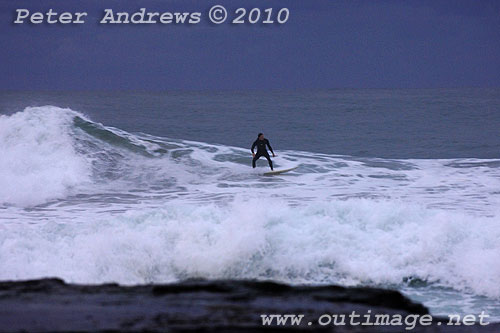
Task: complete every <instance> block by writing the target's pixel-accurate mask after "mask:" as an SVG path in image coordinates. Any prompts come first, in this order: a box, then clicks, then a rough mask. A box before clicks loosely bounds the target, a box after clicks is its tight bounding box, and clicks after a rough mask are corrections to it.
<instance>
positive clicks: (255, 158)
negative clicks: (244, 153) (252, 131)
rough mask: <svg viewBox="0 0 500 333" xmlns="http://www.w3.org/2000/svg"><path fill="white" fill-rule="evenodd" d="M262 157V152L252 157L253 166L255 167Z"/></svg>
mask: <svg viewBox="0 0 500 333" xmlns="http://www.w3.org/2000/svg"><path fill="white" fill-rule="evenodd" d="M259 158H260V154H259V153H257V154H255V157H254V158H253V159H252V168H255V162H257V160H258V159H259Z"/></svg>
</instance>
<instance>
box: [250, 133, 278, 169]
mask: <svg viewBox="0 0 500 333" xmlns="http://www.w3.org/2000/svg"><path fill="white" fill-rule="evenodd" d="M266 146H268V147H269V150H270V151H271V153H273V155H274V152H273V148H271V145H270V144H269V140H267V139H264V140H260V139H257V140H255V142H254V143H253V144H252V153H253V150H254V148H255V147H257V154H255V157H254V158H253V160H252V167H254V168H255V162H256V161H257V160H258V159H259V158H260V157H261V156H264V157H265V158H266V159H267V162H269V166H270V167H271V170H273V161H271V157H270V156H269V153H268V152H267V149H266Z"/></svg>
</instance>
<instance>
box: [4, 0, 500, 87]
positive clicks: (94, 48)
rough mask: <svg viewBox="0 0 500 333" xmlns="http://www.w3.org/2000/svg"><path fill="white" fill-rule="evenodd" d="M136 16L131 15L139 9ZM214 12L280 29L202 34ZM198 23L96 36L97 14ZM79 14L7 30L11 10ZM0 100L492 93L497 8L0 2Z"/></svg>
mask: <svg viewBox="0 0 500 333" xmlns="http://www.w3.org/2000/svg"><path fill="white" fill-rule="evenodd" d="M138 4H139V5H138ZM215 4H222V5H224V6H225V7H226V8H227V9H228V11H229V13H230V17H234V14H233V13H234V10H235V9H236V8H238V7H240V6H244V7H246V8H252V7H254V6H255V7H260V8H262V9H264V8H269V7H272V8H275V9H276V10H277V9H280V8H282V7H287V8H289V10H290V19H289V21H288V22H287V23H286V24H284V25H277V24H276V25H262V24H257V25H250V24H245V25H233V24H229V23H224V24H221V25H213V24H210V23H208V17H207V13H208V9H209V8H210V7H211V6H212V5H215ZM141 7H145V8H146V9H147V10H149V11H159V12H166V11H199V12H202V18H201V23H200V24H197V25H194V26H187V25H172V24H170V25H162V24H156V25H132V24H129V25H124V24H122V25H101V24H98V21H99V20H100V19H101V18H102V15H103V11H104V9H106V8H111V9H113V10H115V11H128V12H130V13H133V12H135V11H137V10H138V9H139V8H141ZM18 8H26V9H29V10H30V11H31V12H35V11H47V10H48V9H49V8H53V9H54V10H55V11H58V12H62V11H72V12H75V11H85V12H88V17H87V18H86V23H85V24H83V25H60V24H56V25H49V24H39V25H33V24H29V23H25V24H22V25H15V24H13V23H12V22H13V21H14V19H15V10H16V9H18ZM0 66H1V67H0V89H1V90H66V89H70V90H107V89H110V90H129V89H134V90H136V89H140V90H179V89H181V90H200V89H202V90H217V89H240V90H244V89H258V90H266V89H318V88H434V87H471V86H480V87H492V86H495V87H498V86H500V1H497V0H495V1H489V0H481V1H478V0H468V1H460V0H454V1H451V0H432V1H413V0H409V1H408V0H407V1H399V0H397V1H396V0H395V1H376V0H367V1H355V0H350V1H336V0H331V1H324V0H311V1H305V0H293V1H272V0H266V1H262V0H259V1H252V0H232V1H227V0H226V1H223V0H216V1H189V0H188V1H186V0H183V1H167V0H156V1H152V0H141V1H140V2H139V1H129V0H100V1H67V0H60V1H44V0H31V1H26V0H16V1H13V0H0Z"/></svg>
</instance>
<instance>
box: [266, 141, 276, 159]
mask: <svg viewBox="0 0 500 333" xmlns="http://www.w3.org/2000/svg"><path fill="white" fill-rule="evenodd" d="M266 145H267V147H269V150H270V151H271V153H273V157H274V156H275V155H274V151H273V148H272V147H271V144H270V143H269V140H267V142H266Z"/></svg>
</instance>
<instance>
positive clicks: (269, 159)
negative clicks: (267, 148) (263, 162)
mask: <svg viewBox="0 0 500 333" xmlns="http://www.w3.org/2000/svg"><path fill="white" fill-rule="evenodd" d="M264 156H265V157H266V158H267V162H269V167H270V168H271V170H274V169H273V161H271V157H270V156H269V154H265V155H264Z"/></svg>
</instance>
